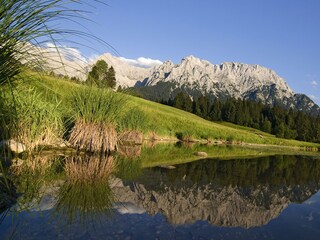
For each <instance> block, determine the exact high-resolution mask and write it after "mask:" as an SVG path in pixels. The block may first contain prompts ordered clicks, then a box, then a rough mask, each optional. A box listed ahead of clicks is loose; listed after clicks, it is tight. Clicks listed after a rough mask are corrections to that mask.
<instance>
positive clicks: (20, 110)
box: [0, 88, 64, 151]
mask: <svg viewBox="0 0 320 240" xmlns="http://www.w3.org/2000/svg"><path fill="white" fill-rule="evenodd" d="M6 105H7V106H13V107H14V111H13V114H12V115H11V119H12V118H13V117H14V121H6V123H7V124H6V129H5V131H6V133H5V135H6V137H7V138H8V137H10V139H14V140H16V141H17V142H21V143H23V144H24V145H25V146H26V150H28V151H32V150H35V149H36V148H37V147H38V146H41V145H52V146H54V145H59V144H61V142H62V141H63V140H62V137H63V134H64V124H63V116H62V113H61V111H60V110H59V102H57V103H56V104H53V103H49V102H46V101H43V96H42V94H41V93H38V92H36V91H34V90H33V89H31V88H30V89H15V90H12V95H11V94H10V93H7V96H6ZM0 112H1V110H0Z"/></svg>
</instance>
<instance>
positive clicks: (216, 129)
mask: <svg viewBox="0 0 320 240" xmlns="http://www.w3.org/2000/svg"><path fill="white" fill-rule="evenodd" d="M24 78H25V79H27V80H26V81H24V82H23V83H19V85H18V86H17V91H20V92H25V91H27V90H28V91H29V92H35V93H37V94H36V95H37V98H38V100H37V101H39V99H40V100H41V102H42V103H43V102H44V103H48V104H49V105H50V106H51V105H58V107H57V108H56V109H54V111H55V112H56V113H55V114H56V115H57V116H58V117H60V118H61V119H62V120H63V121H65V119H70V117H72V115H73V114H75V113H74V108H73V105H72V101H74V100H72V97H73V96H74V94H75V92H78V91H82V92H83V91H86V90H87V89H89V87H88V86H85V85H79V84H76V83H73V82H70V81H66V80H63V79H59V78H55V77H49V76H39V74H34V73H33V74H30V73H29V74H28V75H26V76H25V77H24ZM30 89H31V90H30ZM92 91H98V90H97V89H95V88H93V89H92ZM110 94H111V95H115V96H118V97H119V99H121V103H122V105H123V106H122V107H121V109H122V110H121V111H120V113H119V115H118V116H115V117H113V121H114V124H115V125H116V127H117V130H118V131H122V130H123V129H125V128H126V126H129V125H130V124H131V125H132V123H130V121H133V120H132V119H133V118H134V117H132V116H133V115H132V114H131V115H130V114H129V112H130V111H132V110H134V111H135V112H139V114H138V115H136V119H134V121H135V122H134V126H135V128H136V129H139V130H140V131H142V132H143V133H144V136H145V138H149V137H153V138H159V139H177V138H179V139H184V140H203V141H207V140H209V141H222V142H225V141H228V142H232V143H249V144H267V145H279V146H296V147H315V148H318V147H319V146H320V145H319V144H315V143H308V142H301V141H295V140H287V139H280V138H276V137H275V136H274V135H271V134H267V133H264V132H261V131H259V130H256V129H251V128H246V127H242V126H237V125H234V124H230V123H223V122H222V123H216V122H210V121H207V120H204V119H202V118H200V117H198V116H196V115H194V114H191V113H188V112H185V111H182V110H179V109H176V108H172V107H169V106H165V105H161V104H158V103H155V102H151V101H148V100H144V99H141V98H137V97H134V96H130V95H125V94H121V93H117V92H112V91H111V93H110V91H108V94H106V95H105V101H108V97H110ZM29 95H30V94H29ZM91 104H94V103H92V102H91ZM54 111H53V112H54ZM53 112H52V114H53ZM128 114H129V115H128ZM128 122H129V123H128ZM65 125H66V124H65ZM131 125H130V126H131Z"/></svg>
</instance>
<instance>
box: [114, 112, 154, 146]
mask: <svg viewBox="0 0 320 240" xmlns="http://www.w3.org/2000/svg"><path fill="white" fill-rule="evenodd" d="M148 121H149V119H148V117H147V116H146V114H145V113H144V112H143V111H141V110H140V109H138V108H132V109H130V110H129V111H128V112H127V113H126V114H125V115H123V116H122V118H121V120H120V131H121V134H120V136H119V140H120V142H121V143H122V144H130V143H131V144H132V143H133V144H142V141H143V131H145V129H147V128H148V127H147V126H148Z"/></svg>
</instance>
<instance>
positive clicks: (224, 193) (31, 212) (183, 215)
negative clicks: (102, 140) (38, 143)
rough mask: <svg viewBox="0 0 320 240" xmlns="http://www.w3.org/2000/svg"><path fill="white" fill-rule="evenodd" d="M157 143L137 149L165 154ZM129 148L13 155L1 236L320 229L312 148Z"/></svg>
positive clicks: (252, 235)
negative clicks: (257, 153) (246, 151)
mask: <svg viewBox="0 0 320 240" xmlns="http://www.w3.org/2000/svg"><path fill="white" fill-rule="evenodd" d="M163 148H164V147H163V146H162V147H161V148H160V150H161V151H159V149H157V148H153V150H150V148H149V149H148V150H147V151H146V152H147V153H148V154H153V155H152V156H151V155H150V159H157V156H158V161H159V162H160V163H161V162H166V163H167V162H168V161H167V160H164V159H163V158H162V157H161V156H162V155H163V154H164V152H163ZM176 148H177V149H176ZM168 149H169V148H168ZM168 149H167V150H168ZM170 149H171V150H170V151H173V152H170V151H169V150H168V151H169V152H168V153H171V156H174V152H175V154H177V155H178V153H180V152H185V153H187V152H188V151H187V150H184V149H182V150H181V146H176V147H174V148H170ZM188 149H190V148H188ZM227 150H228V149H227ZM130 151H131V154H128V152H130ZM130 151H129V150H123V152H124V153H127V154H122V156H113V157H110V156H109V157H104V158H103V159H100V158H98V157H94V156H83V155H81V156H68V157H65V156H55V157H52V156H46V157H44V156H42V157H38V158H36V159H32V161H29V160H23V161H21V160H18V161H13V163H12V165H11V167H10V171H11V174H12V176H13V177H11V179H12V182H13V184H14V186H15V188H16V192H17V193H18V198H17V200H16V201H17V202H16V204H14V205H13V206H12V207H11V208H9V209H7V210H5V211H2V213H1V216H0V239H44V238H45V239H319V236H320V192H318V191H319V188H320V159H319V158H318V157H315V156H296V155H291V156H286V155H275V156H262V157H255V158H252V157H250V158H245V157H244V156H241V158H240V157H239V158H236V157H233V159H230V158H228V160H225V159H223V160H222V159H219V158H215V159H201V160H198V161H191V162H187V163H181V164H177V165H175V166H174V167H172V166H168V165H167V164H164V165H162V164H157V165H161V166H160V167H159V166H157V167H144V166H148V165H152V164H150V163H147V160H146V159H148V155H143V154H144V153H143V151H144V150H143V149H142V152H141V149H140V150H132V149H131V150H130ZM139 151H140V152H139ZM190 151H194V149H193V150H192V148H191V150H190ZM209 151H210V150H209ZM221 151H222V152H223V151H226V149H223V150H221V149H220V150H219V153H221ZM231 151H233V150H231ZM132 152H134V154H132ZM157 153H158V154H157ZM229 153H230V152H229ZM188 154H189V153H187V155H183V154H182V155H183V156H182V158H183V157H185V158H187V157H190V156H191V155H190V154H189V155H188ZM124 155H126V157H124ZM217 155H218V154H217ZM130 156H131V157H130ZM179 159H180V160H179V161H180V162H181V157H179ZM169 160H170V159H169ZM172 160H174V159H172ZM152 161H153V162H155V161H156V160H152ZM169 162H170V161H169Z"/></svg>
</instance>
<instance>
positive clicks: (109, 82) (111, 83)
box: [106, 66, 117, 88]
mask: <svg viewBox="0 0 320 240" xmlns="http://www.w3.org/2000/svg"><path fill="white" fill-rule="evenodd" d="M116 84H117V83H116V72H115V70H114V68H113V67H112V66H111V67H110V68H109V69H108V73H107V77H106V86H107V87H109V88H115V86H116Z"/></svg>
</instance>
